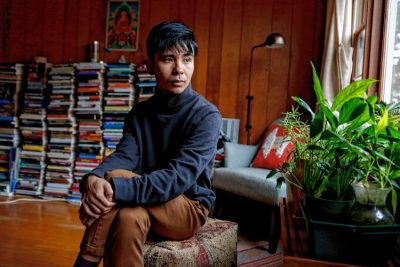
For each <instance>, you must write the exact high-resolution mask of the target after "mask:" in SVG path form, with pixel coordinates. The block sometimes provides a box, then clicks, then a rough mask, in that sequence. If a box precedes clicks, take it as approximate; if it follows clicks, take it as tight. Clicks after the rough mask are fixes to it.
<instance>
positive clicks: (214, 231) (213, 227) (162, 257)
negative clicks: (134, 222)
mask: <svg viewBox="0 0 400 267" xmlns="http://www.w3.org/2000/svg"><path fill="white" fill-rule="evenodd" d="M237 229H238V226H237V224H236V223H234V222H230V221H224V220H219V219H214V218H207V222H206V223H205V224H204V225H203V226H202V227H201V228H200V229H199V231H198V232H197V233H196V234H195V235H194V236H193V237H192V238H190V239H187V240H182V241H170V240H161V241H150V240H149V241H146V244H145V247H144V261H145V264H144V265H145V266H148V267H154V266H174V267H189V266H190V267H192V266H201V267H206V266H213V267H214V266H215V267H225V266H226V267H230V266H236V246H237Z"/></svg>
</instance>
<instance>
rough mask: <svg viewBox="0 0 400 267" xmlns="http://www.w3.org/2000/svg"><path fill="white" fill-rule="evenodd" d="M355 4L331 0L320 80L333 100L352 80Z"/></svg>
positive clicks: (328, 2) (328, 96) (348, 1)
mask: <svg viewBox="0 0 400 267" xmlns="http://www.w3.org/2000/svg"><path fill="white" fill-rule="evenodd" d="M352 2H353V1H352V0H327V21H326V28H325V48H324V54H323V57H322V67H321V74H320V77H321V85H322V88H323V92H324V96H325V98H326V99H328V100H329V101H331V100H332V99H333V98H334V96H335V95H336V94H337V93H338V92H339V91H340V90H341V89H343V88H344V87H345V86H346V85H348V84H349V83H350V81H351V71H352V64H353V60H352V57H353V48H352V46H351V38H352V9H353V3H352Z"/></svg>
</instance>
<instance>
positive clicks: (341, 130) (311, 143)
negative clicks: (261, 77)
mask: <svg viewBox="0 0 400 267" xmlns="http://www.w3.org/2000/svg"><path fill="white" fill-rule="evenodd" d="M311 66H312V73H313V89H314V92H315V94H316V99H317V101H316V104H317V109H316V111H314V109H312V108H311V107H310V106H309V105H308V104H307V103H306V102H305V101H303V100H302V99H300V98H298V97H293V99H294V101H295V102H296V103H297V104H298V105H299V107H301V108H302V109H304V110H306V113H307V116H306V119H304V115H303V114H302V113H300V112H299V110H300V109H299V108H293V109H292V110H291V111H290V112H287V113H285V118H284V121H283V125H284V126H285V129H286V133H287V138H288V139H289V140H290V141H291V142H293V143H294V150H293V151H292V153H291V154H290V157H289V158H288V160H287V162H286V163H284V164H283V165H282V166H281V168H279V169H277V170H274V171H272V172H271V173H270V175H269V176H273V175H274V174H275V173H276V172H282V173H283V174H284V179H281V180H280V183H281V182H286V183H287V185H288V184H289V185H291V186H292V187H293V188H297V189H299V190H300V191H301V192H302V194H303V195H304V196H305V197H304V199H307V198H314V199H334V200H340V201H343V200H347V199H349V198H351V196H354V192H356V197H358V196H357V195H362V194H359V192H358V191H357V190H358V189H359V187H363V188H374V189H382V190H389V191H390V192H391V203H392V207H393V211H394V212H395V211H396V207H397V192H396V189H398V188H399V186H398V183H397V180H398V179H399V178H400V131H399V119H400V117H399V112H398V110H399V106H400V104H399V103H397V104H390V105H388V104H385V103H384V102H382V101H378V99H377V97H376V96H368V95H367V90H368V88H369V86H370V85H371V84H373V83H374V82H376V80H372V79H364V80H360V81H355V82H352V83H351V84H349V85H348V86H347V87H345V88H343V89H342V90H341V91H340V92H339V93H338V94H337V95H336V96H335V97H334V99H333V101H332V103H330V102H329V101H328V100H327V99H325V98H324V96H323V93H322V88H321V84H320V81H319V78H318V75H317V73H316V70H315V68H314V66H313V64H311ZM280 183H278V186H279V184H280ZM287 188H290V186H289V187H288V186H287ZM354 188H356V190H354ZM377 191H379V190H374V191H373V190H369V191H368V192H367V194H366V195H367V196H368V198H366V197H365V196H366V195H362V196H363V197H364V199H362V200H361V204H360V206H366V205H365V204H367V203H370V202H374V204H376V203H377V202H376V201H375V200H372V199H371V198H369V197H370V196H371V195H373V193H375V192H377ZM306 196H307V197H306ZM381 198H383V199H384V200H386V196H384V197H381ZM356 202H357V203H358V202H360V200H356ZM308 204H309V203H306V204H305V205H306V209H305V211H306V213H305V215H304V217H305V219H306V222H307V236H308V242H309V249H310V251H311V254H313V256H315V257H317V258H320V259H327V260H329V259H333V260H339V261H342V262H346V263H355V264H371V263H373V264H379V263H382V262H383V261H385V260H387V258H388V257H389V256H390V254H391V251H392V248H393V246H394V243H395V241H396V237H397V235H398V234H399V233H400V226H399V225H397V224H393V221H391V222H390V223H391V225H383V226H382V225H373V226H371V225H367V226H365V225H359V224H356V223H354V222H355V221H352V220H349V218H348V217H345V216H347V215H348V214H353V215H354V214H357V212H358V211H354V208H357V206H358V204H355V205H352V207H351V211H350V212H349V213H347V212H345V213H343V215H344V216H343V217H341V219H340V220H337V218H339V217H340V216H331V217H327V216H325V217H324V218H323V220H321V219H320V217H312V216H314V215H315V214H318V213H313V209H314V208H316V206H312V207H310V206H308V207H307V205H308ZM323 205H324V206H325V207H327V205H326V204H323ZM329 209H331V207H329ZM374 210H377V209H376V207H375V209H374ZM310 215H311V216H310ZM359 223H361V222H359ZM354 248H356V250H355V249H354ZM368 255H371V257H369V256H368ZM377 255H379V257H378V256H377Z"/></svg>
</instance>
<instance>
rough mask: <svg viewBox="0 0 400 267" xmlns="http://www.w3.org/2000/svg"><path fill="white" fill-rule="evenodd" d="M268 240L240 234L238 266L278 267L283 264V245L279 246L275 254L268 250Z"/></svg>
mask: <svg viewBox="0 0 400 267" xmlns="http://www.w3.org/2000/svg"><path fill="white" fill-rule="evenodd" d="M268 246H269V244H268V241H258V240H254V239H249V238H248V237H246V236H243V235H239V236H238V246H237V266H239V267H278V266H283V255H282V250H281V247H280V246H278V249H277V250H276V253H275V254H270V253H269V252H268Z"/></svg>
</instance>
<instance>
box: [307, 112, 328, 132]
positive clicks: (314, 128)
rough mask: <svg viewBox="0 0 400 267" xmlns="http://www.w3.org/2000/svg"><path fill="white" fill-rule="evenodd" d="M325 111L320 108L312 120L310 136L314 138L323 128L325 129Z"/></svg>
mask: <svg viewBox="0 0 400 267" xmlns="http://www.w3.org/2000/svg"><path fill="white" fill-rule="evenodd" d="M324 121H325V117H324V113H323V112H322V109H319V110H318V111H317V112H316V113H315V116H314V118H313V120H312V121H311V125H310V137H311V138H313V137H315V136H317V135H318V134H320V133H321V132H322V130H323V129H324Z"/></svg>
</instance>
